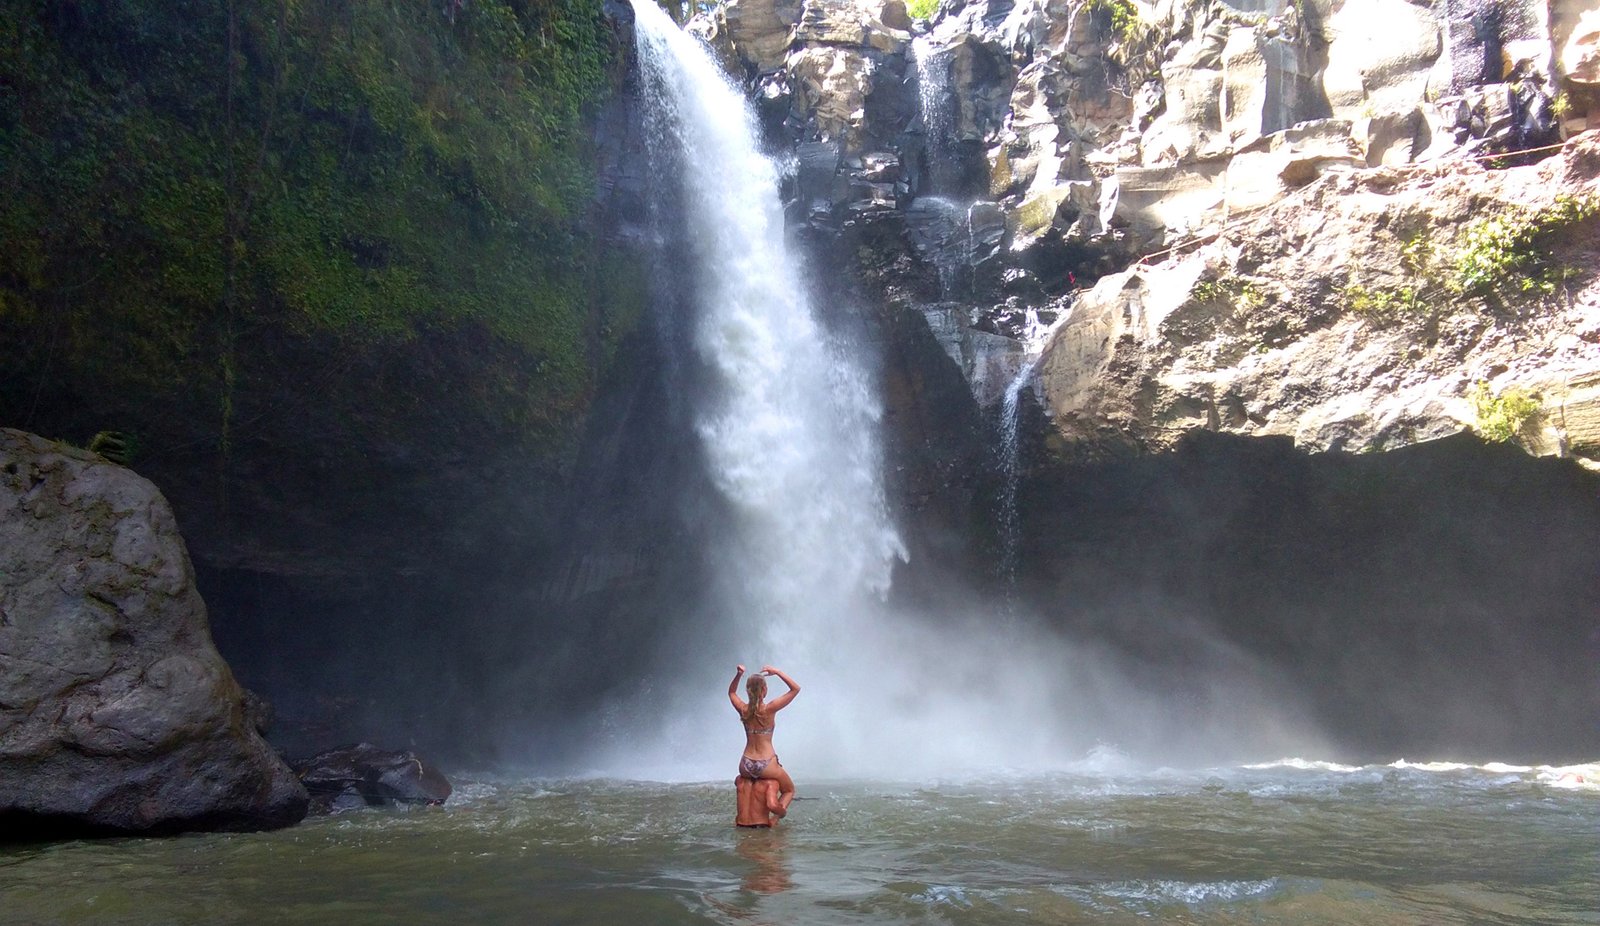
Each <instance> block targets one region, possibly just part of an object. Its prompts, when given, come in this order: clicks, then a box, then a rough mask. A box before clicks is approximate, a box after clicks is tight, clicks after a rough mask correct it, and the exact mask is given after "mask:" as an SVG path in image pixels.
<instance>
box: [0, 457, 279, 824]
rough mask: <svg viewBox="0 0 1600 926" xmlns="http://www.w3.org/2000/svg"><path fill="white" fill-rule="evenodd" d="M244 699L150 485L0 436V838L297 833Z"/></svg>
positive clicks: (95, 461) (273, 760)
mask: <svg viewBox="0 0 1600 926" xmlns="http://www.w3.org/2000/svg"><path fill="white" fill-rule="evenodd" d="M244 700H245V694H244V691H243V689H241V688H240V687H239V685H238V683H237V682H235V681H234V679H233V675H232V673H231V672H230V671H229V670H228V666H227V664H226V663H224V662H223V660H222V657H221V656H220V655H219V654H218V653H217V651H216V648H215V647H214V646H213V645H212V643H211V636H210V631H209V629H208V625H207V621H206V611H205V604H204V603H203V602H202V601H201V600H200V595H199V593H198V592H197V591H196V590H195V586H194V574H193V570H192V568H191V566H190V563H189V557H188V554H187V552H186V551H185V549H184V545H183V541H182V539H181V538H180V537H179V536H178V530H177V524H176V522H175V521H174V519H173V516H172V510H171V509H170V508H169V507H168V505H167V502H166V499H164V498H162V496H161V493H160V492H158V491H157V490H156V488H155V486H154V485H152V484H151V483H150V482H149V481H147V480H145V479H143V478H142V477H140V476H138V475H136V474H135V473H133V472H132V471H131V470H127V469H124V468H122V467H120V466H115V465H113V464H111V463H108V462H106V461H105V460H103V459H102V458H100V457H98V456H96V455H94V454H91V453H89V452H87V451H82V450H77V449H74V448H70V447H64V446H61V445H58V444H55V443H52V442H50V441H46V440H44V439H42V438H39V437H35V436H33V435H30V434H26V433H24V432H21V431H16V430H11V429H0V834H7V833H16V832H22V833H27V834H29V835H54V834H58V833H65V832H74V831H126V832H146V831H173V830H179V829H191V828H207V829H211V828H216V829H262V828H269V827H274V826H284V825H287V824H290V823H294V822H296V821H298V820H299V819H301V818H302V817H303V816H304V815H305V810H306V802H307V796H306V792H305V789H304V788H302V787H301V785H300V783H299V782H298V781H297V780H296V779H295V777H294V775H293V773H291V772H290V771H289V768H288V766H287V765H285V764H284V762H283V761H282V760H281V759H280V758H279V757H278V756H277V755H276V754H275V753H274V752H273V751H272V749H271V748H270V747H269V746H268V745H267V743H266V742H265V741H264V740H262V739H261V737H260V736H259V734H258V733H257V731H256V730H255V729H253V723H252V720H251V719H250V717H248V716H247V714H246V709H245V704H244Z"/></svg>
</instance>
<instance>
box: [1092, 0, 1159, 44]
mask: <svg viewBox="0 0 1600 926" xmlns="http://www.w3.org/2000/svg"><path fill="white" fill-rule="evenodd" d="M1086 7H1087V9H1088V10H1089V13H1090V15H1091V16H1094V17H1095V18H1097V19H1101V20H1102V21H1103V22H1104V23H1105V24H1106V25H1107V26H1108V27H1109V28H1110V31H1111V34H1112V35H1114V36H1116V37H1117V41H1119V42H1122V43H1123V44H1132V43H1134V42H1136V41H1138V40H1139V39H1140V38H1141V37H1142V35H1143V33H1144V31H1145V24H1144V20H1143V19H1142V18H1140V16H1139V8H1138V7H1136V6H1134V5H1133V2H1132V0H1089V2H1088V4H1087V5H1086Z"/></svg>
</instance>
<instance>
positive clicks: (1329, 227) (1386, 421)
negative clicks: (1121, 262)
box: [1040, 135, 1600, 464]
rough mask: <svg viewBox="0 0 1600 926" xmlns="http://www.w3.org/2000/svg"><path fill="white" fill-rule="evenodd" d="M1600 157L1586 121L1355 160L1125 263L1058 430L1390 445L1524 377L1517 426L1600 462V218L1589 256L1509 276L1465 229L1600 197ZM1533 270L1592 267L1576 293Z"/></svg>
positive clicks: (1456, 422) (1108, 290) (1089, 309)
mask: <svg viewBox="0 0 1600 926" xmlns="http://www.w3.org/2000/svg"><path fill="white" fill-rule="evenodd" d="M1294 163H1295V162H1290V166H1291V167H1292V166H1293V164H1294ZM1597 171H1600V138H1597V137H1595V136H1592V135H1585V136H1583V137H1581V138H1579V139H1576V140H1574V141H1573V142H1571V143H1569V145H1568V148H1567V151H1566V152H1565V153H1564V155H1563V156H1562V157H1561V158H1560V159H1557V160H1552V161H1548V162H1545V163H1544V164H1543V165H1540V166H1536V167H1525V168H1516V169H1511V170H1502V171H1488V170H1485V169H1483V168H1482V167H1479V166H1477V165H1473V164H1464V165H1460V166H1458V167H1455V168H1452V169H1441V170H1440V171H1438V172H1429V173H1422V174H1409V175H1408V174H1396V173H1383V172H1362V173H1355V172H1346V173H1342V174H1340V175H1338V176H1333V177H1326V178H1323V179H1321V180H1319V181H1316V182H1314V183H1312V184H1311V185H1310V186H1309V187H1308V188H1307V189H1306V190H1305V191H1304V192H1303V193H1301V194H1298V195H1295V196H1293V197H1292V198H1290V199H1288V200H1285V201H1283V202H1279V203H1274V204H1272V205H1271V206H1269V207H1268V208H1266V209H1264V210H1262V211H1260V212H1259V213H1258V214H1256V215H1254V216H1253V217H1251V218H1250V219H1248V220H1247V221H1245V222H1243V223H1241V224H1240V225H1239V226H1238V227H1237V228H1236V229H1234V230H1233V231H1232V232H1231V233H1230V234H1229V235H1228V236H1227V237H1226V238H1225V239H1223V240H1220V241H1217V242H1214V243H1210V244H1207V245H1205V246H1203V247H1200V248H1199V249H1198V250H1195V251H1194V252H1192V253H1188V254H1186V255H1184V256H1182V257H1175V258H1171V259H1169V260H1167V261H1165V262H1162V263H1158V264H1154V265H1152V266H1140V267H1135V268H1134V269H1131V270H1129V271H1126V272H1125V273H1121V274H1115V275H1112V276H1109V277H1106V278H1104V279H1102V280H1101V281H1100V282H1099V283H1098V284H1097V285H1096V286H1095V287H1094V288H1093V289H1092V290H1091V291H1090V292H1089V293H1086V294H1084V295H1083V296H1082V297H1081V298H1080V299H1079V301H1078V304H1077V306H1076V308H1075V309H1074V312H1073V316H1072V318H1071V320H1070V321H1069V322H1068V323H1067V324H1066V325H1065V326H1064V327H1063V328H1061V329H1060V330H1059V331H1058V332H1057V333H1056V335H1055V337H1054V339H1053V341H1052V342H1051V344H1050V345H1049V346H1048V348H1047V349H1046V352H1045V356H1044V360H1043V362H1042V363H1041V366H1040V382H1041V384H1042V389H1043V394H1044V395H1045V397H1046V401H1047V402H1048V405H1049V408H1050V410H1051V412H1052V413H1053V414H1054V416H1055V418H1054V421H1055V428H1056V431H1057V432H1058V434H1059V435H1060V436H1061V437H1062V438H1063V439H1065V440H1067V441H1070V442H1079V443H1082V442H1092V443H1100V444H1111V445H1116V444H1121V445H1123V446H1127V447H1134V448H1142V449H1146V450H1151V449H1163V448H1166V447H1169V446H1171V444H1172V442H1173V441H1174V440H1175V439H1176V438H1178V437H1179V436H1181V435H1182V434H1183V433H1184V432H1186V431H1189V430H1194V429H1204V430H1210V431H1222V432H1228V433H1236V434H1243V435H1250V436H1276V435H1281V436H1287V437H1291V438H1293V439H1294V441H1295V443H1296V444H1297V445H1299V446H1301V447H1302V448H1305V449H1307V450H1345V451H1366V450H1386V449H1394V448H1397V447H1401V446H1406V445H1408V444H1413V443H1418V442H1422V441H1426V440H1431V439H1435V438H1438V437H1442V436H1445V435H1448V434H1453V433H1457V432H1460V431H1464V430H1482V429H1484V428H1485V427H1486V424H1485V419H1484V416H1485V415H1486V411H1485V409H1484V408H1483V407H1481V404H1480V403H1481V401H1482V397H1483V396H1488V397H1495V396H1504V395H1506V394H1508V392H1515V393H1519V394H1521V395H1525V396H1529V397H1533V400H1534V404H1533V406H1532V408H1531V410H1530V412H1529V413H1528V414H1526V415H1525V416H1524V417H1523V418H1522V419H1520V420H1519V422H1518V424H1517V429H1516V431H1515V433H1513V434H1507V435H1505V436H1506V437H1507V438H1511V439H1515V440H1516V441H1517V442H1518V443H1519V444H1521V445H1522V446H1523V447H1524V448H1525V449H1527V450H1528V451H1530V452H1532V453H1537V454H1555V455H1563V456H1572V457H1575V458H1577V459H1579V461H1580V462H1586V461H1587V462H1588V463H1590V464H1593V463H1594V462H1595V461H1596V460H1597V459H1600V458H1597V456H1596V442H1595V437H1596V432H1595V421H1596V401H1597V395H1596V384H1597V383H1600V349H1597V345H1600V281H1597V280H1596V279H1595V278H1594V276H1593V273H1592V269H1590V268H1589V267H1588V265H1587V264H1586V263H1585V262H1584V258H1583V257H1582V253H1581V251H1579V250H1574V248H1580V247H1581V245H1582V243H1583V242H1585V241H1587V240H1592V239H1591V238H1590V237H1589V236H1590V235H1592V227H1593V222H1594V220H1593V219H1592V218H1591V219H1579V220H1574V221H1573V222H1572V223H1571V225H1570V228H1569V229H1568V230H1567V231H1565V232H1564V234H1565V235H1566V237H1565V238H1564V239H1559V240H1561V241H1565V242H1566V243H1565V244H1557V245H1555V246H1554V247H1555V252H1554V253H1556V254H1558V255H1560V256H1559V260H1561V261H1569V262H1571V263H1566V264H1562V265H1560V266H1555V267H1551V268H1546V269H1545V270H1542V271H1539V270H1535V269H1533V268H1527V269H1523V270H1518V271H1516V272H1515V273H1512V272H1510V271H1508V272H1507V273H1506V276H1505V277H1504V278H1503V279H1499V280H1497V281H1495V284H1494V285H1496V286H1498V287H1500V288H1501V290H1502V292H1503V294H1502V295H1492V294H1490V295H1485V294H1483V293H1473V292H1471V291H1467V290H1463V289H1461V284H1459V283H1458V282H1456V280H1457V279H1458V277H1457V275H1458V274H1459V273H1460V272H1461V271H1460V269H1459V268H1460V267H1461V266H1462V265H1463V261H1464V260H1466V259H1467V258H1466V257H1464V256H1463V255H1464V254H1466V253H1467V250H1468V249H1470V248H1472V247H1475V246H1478V245H1473V244H1472V243H1471V241H1470V240H1469V239H1467V238H1464V237H1463V236H1462V234H1461V232H1462V230H1463V229H1466V228H1469V227H1471V226H1473V223H1474V222H1481V221H1482V220H1483V219H1485V218H1486V217H1491V216H1496V215H1503V216H1519V215H1521V216H1527V215H1532V214H1538V213H1539V211H1540V210H1551V209H1558V208H1560V204H1561V202H1562V201H1564V200H1563V199H1558V197H1564V198H1566V200H1565V201H1593V200H1594V198H1595V197H1600V183H1597V182H1596V180H1595V176H1596V173H1597ZM1126 195H1127V193H1126V191H1125V193H1124V196H1125V197H1126ZM1563 227H1565V226H1563ZM1563 267H1565V268H1566V269H1563ZM1530 279H1531V280H1540V279H1543V280H1553V279H1571V280H1572V281H1573V282H1571V283H1569V284H1567V286H1568V289H1566V290H1565V291H1563V292H1560V293H1559V294H1558V292H1557V288H1556V284H1554V283H1550V284H1536V283H1526V281H1528V280H1530ZM1525 283H1526V285H1525ZM1540 285H1544V286H1545V287H1546V288H1545V290H1544V291H1541V289H1540ZM1480 383H1481V384H1482V385H1481V386H1480V385H1479V384H1480ZM1475 396H1476V397H1475Z"/></svg>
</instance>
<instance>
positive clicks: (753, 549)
mask: <svg viewBox="0 0 1600 926" xmlns="http://www.w3.org/2000/svg"><path fill="white" fill-rule="evenodd" d="M635 12H636V14H637V19H636V34H637V36H638V50H639V59H640V69H641V76H642V78H643V79H642V82H641V83H642V87H643V93H644V96H645V99H644V101H643V102H644V108H645V111H646V113H647V118H649V120H650V121H651V128H652V133H651V137H652V144H653V146H654V147H656V148H657V149H658V151H669V152H670V153H671V157H670V158H668V159H667V160H669V161H671V164H672V170H671V171H668V170H665V169H658V170H656V171H655V172H654V173H655V176H656V179H657V181H658V182H678V183H681V185H682V190H681V192H682V197H681V210H679V213H680V214H681V216H682V222H683V226H682V227H681V228H663V229H662V234H663V237H664V238H666V239H668V240H679V241H682V242H684V243H685V244H686V246H687V249H688V251H689V253H690V258H691V261H692V263H693V266H692V267H686V268H683V269H685V270H686V271H687V273H686V276H687V277H688V278H689V279H692V280H694V281H695V283H696V292H695V298H694V300H693V301H694V303H695V308H696V312H697V314H696V317H695V319H694V322H693V332H694V334H693V344H694V351H695V353H696V355H697V357H698V360H699V362H700V364H702V365H703V366H704V368H705V369H706V370H708V371H709V372H710V374H711V378H712V379H713V380H714V383H713V388H711V389H709V390H705V394H703V395H697V396H696V401H697V403H698V404H697V406H696V411H695V415H696V427H697V429H698V432H699V436H700V438H701V440H702V441H703V443H704V450H705V455H706V458H707V465H708V469H709V475H710V477H711V479H712V481H713V483H714V484H715V485H716V487H717V488H718V489H719V490H720V492H721V493H722V495H723V496H724V497H725V499H726V501H727V503H728V506H729V507H730V508H731V509H732V512H733V516H734V521H735V523H734V525H733V527H732V529H731V530H730V531H728V532H727V535H726V536H725V537H724V538H722V539H721V541H720V542H719V543H717V545H716V547H715V548H714V549H712V550H709V551H708V555H709V556H710V557H711V562H712V565H713V566H714V571H715V573H716V574H717V575H718V576H719V581H720V584H719V587H718V589H717V592H718V594H717V595H716V596H715V603H714V612H715V613H710V614H707V615H705V617H704V620H703V622H702V624H701V625H700V626H695V627H684V628H674V633H673V634H672V637H671V640H670V645H671V647H672V648H671V649H670V650H669V651H667V652H664V653H663V654H662V655H661V662H662V664H661V665H660V666H659V668H658V670H657V672H656V673H655V677H656V678H658V679H665V680H666V681H665V682H663V683H659V684H658V685H657V686H656V689H655V690H649V691H642V692H639V693H638V696H637V697H636V698H633V699H631V700H630V701H629V702H628V703H625V704H618V705H615V709H614V711H613V713H612V715H611V718H610V719H607V720H603V721H602V725H604V726H608V727H610V728H612V729H614V730H615V731H616V732H617V733H619V734H620V736H618V737H615V738H613V743H612V745H613V750H612V754H611V755H609V756H607V755H599V756H595V757H594V759H595V762H596V768H597V769H598V770H602V771H605V772H608V773H611V774H620V775H625V776H628V777H671V778H682V777H690V778H721V777H724V776H731V775H732V772H733V768H734V765H735V763H736V761H737V758H738V751H739V749H740V748H741V747H742V745H743V735H742V733H741V732H740V730H739V726H738V724H737V722H736V718H735V717H734V716H733V713H732V711H731V710H730V709H729V707H728V704H727V701H726V699H725V698H724V697H723V694H722V692H723V688H724V686H725V685H726V684H727V680H728V678H729V677H730V676H731V674H732V668H733V663H734V662H735V661H738V660H744V661H745V662H746V664H747V665H750V664H751V663H754V665H752V666H751V667H752V668H755V667H758V666H759V665H760V663H761V661H768V662H773V663H775V664H778V665H781V666H782V667H783V668H785V669H787V670H789V671H790V672H791V674H793V675H794V676H795V677H796V678H797V679H799V681H800V682H801V683H802V685H804V686H805V693H804V694H803V695H802V696H801V698H800V699H799V700H797V701H796V702H795V706H794V707H793V708H791V709H790V710H788V711H785V712H784V714H783V716H782V717H781V718H780V721H779V724H778V725H779V728H780V729H779V733H778V736H777V739H778V746H779V751H780V755H783V756H784V758H785V762H786V764H788V765H790V767H791V769H792V770H793V771H794V773H795V774H796V776H797V778H800V779H802V780H804V779H806V778H808V777H809V778H813V779H814V778H815V777H817V776H826V775H834V776H837V775H872V776H874V777H890V778H895V777H899V778H905V777H917V778H923V777H927V776H929V775H947V774H952V773H958V772H960V771H962V770H971V769H976V768H991V769H992V768H995V767H1000V766H1019V765H1020V766H1021V767H1024V768H1029V769H1037V768H1040V767H1048V766H1057V767H1059V766H1061V765H1062V764H1064V763H1070V762H1072V761H1074V760H1078V759H1081V758H1082V756H1084V755H1085V754H1086V753H1087V752H1088V750H1089V749H1090V747H1093V746H1094V744H1095V742H1096V740H1097V739H1099V738H1100V736H1099V734H1098V733H1097V731H1111V730H1119V729H1125V730H1128V731H1129V732H1132V733H1136V734H1137V735H1138V736H1139V737H1140V738H1141V739H1146V740H1148V739H1151V738H1160V737H1168V738H1170V736H1171V735H1175V734H1177V733H1178V732H1179V731H1180V730H1184V729H1186V728H1192V727H1193V723H1192V715H1191V714H1189V713H1187V712H1183V711H1176V712H1175V711H1171V710H1168V709H1167V705H1166V704H1165V702H1164V695H1165V692H1145V691H1138V690H1134V689H1131V688H1130V687H1129V686H1128V685H1127V684H1126V683H1125V682H1124V681H1123V680H1122V679H1121V677H1120V676H1118V674H1117V672H1116V671H1115V669H1113V668H1110V665H1111V664H1112V660H1111V659H1110V658H1108V657H1107V656H1106V655H1105V654H1102V653H1100V652H1097V651H1096V650H1095V649H1093V648H1091V647H1087V646H1076V647H1069V646H1068V645H1066V643H1065V642H1064V641H1063V640H1061V639H1060V638H1058V637H1055V636H1053V635H1051V634H1049V633H1047V632H1042V631H1033V630H1029V629H1027V628H1026V627H1024V626H1022V625H1019V624H1017V623H1015V622H1006V623H1005V624H1004V625H1003V626H999V625H997V624H996V622H995V621H994V615H993V614H992V612H989V611H987V610H984V611H979V612H977V613H971V614H965V615H955V614H945V615H943V616H940V617H934V616H932V615H908V614H904V613H897V612H895V611H893V610H892V609H890V608H889V607H888V606H887V605H886V604H885V603H884V600H883V596H884V593H885V592H886V591H887V589H888V586H889V582H890V578H891V574H892V570H893V567H894V564H895V562H896V560H898V559H901V558H903V557H904V556H905V548H904V546H903V545H902V543H901V540H900V538H899V535H898V534H897V532H896V530H895V528H894V525H893V524H892V523H891V521H890V518H889V516H888V514H887V507H886V504H885V498H884V489H883V484H882V472H881V471H882V460H881V456H880V451H879V447H878V432H879V419H880V416H881V409H880V406H879V403H878V399H877V395H876V391H875V384H874V382H873V380H872V377H870V376H869V375H867V374H866V373H865V371H864V370H863V367H862V364H861V363H860V359H859V358H858V357H856V356H854V355H853V354H852V353H851V351H850V350H849V349H848V345H845V344H841V343H837V342H836V341H834V340H832V339H830V337H829V335H828V332H827V331H826V329H824V328H823V327H822V326H821V325H820V324H819V323H818V321H817V320H816V318H815V317H814V315H813V312H812V307H811V306H810V305H809V304H808V300H807V298H806V296H805V294H804V293H805V291H804V287H803V285H802V278H801V274H800V272H799V270H798V268H797V265H796V264H797V258H796V256H795V255H794V254H793V252H792V250H791V248H790V247H789V245H788V243H787V242H786V240H785V234H784V221H783V210H782V204H781V202H780V200H779V196H778V187H779V184H778V180H779V178H778V171H777V168H776V166H775V165H774V164H773V162H772V161H771V160H769V159H768V158H766V157H764V156H762V154H761V153H760V151H759V150H758V149H757V146H756V141H755V139H756V138H757V132H756V123H755V120H754V118H753V116H752V114H751V112H750V110H749V108H748V106H747V104H746V102H745V99H744V97H743V95H742V94H741V93H740V92H739V90H738V89H737V88H736V87H735V86H733V85H732V84H731V83H730V82H729V81H728V79H727V78H726V77H725V76H724V74H723V72H722V71H721V70H720V68H719V67H718V66H717V65H716V63H715V62H714V60H713V59H712V57H711V55H710V54H709V52H708V51H707V50H706V49H705V47H704V46H703V45H701V44H700V43H699V42H697V41H696V40H695V39H693V38H691V37H690V36H687V35H685V34H683V33H682V32H680V31H679V30H678V29H677V27H676V26H674V25H673V23H672V22H671V21H670V20H669V19H668V18H667V17H666V15H665V14H663V13H662V12H661V10H660V9H659V8H657V7H656V5H655V4H654V3H653V2H651V0H636V3H635ZM659 166H663V165H658V167H659ZM1018 388H1020V386H1019V387H1018ZM779 690H781V688H780V689H779ZM1163 714H1165V715H1167V716H1162V715H1163Z"/></svg>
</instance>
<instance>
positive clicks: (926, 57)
mask: <svg viewBox="0 0 1600 926" xmlns="http://www.w3.org/2000/svg"><path fill="white" fill-rule="evenodd" d="M911 58H912V60H913V61H915V62H916V66H917V101H918V103H919V104H920V108H921V110H922V131H923V147H924V149H925V150H926V151H927V155H928V182H927V183H926V184H925V185H924V188H923V190H922V192H923V193H928V192H945V193H947V192H950V191H951V190H952V188H953V187H954V185H955V184H954V180H955V177H954V174H953V169H954V167H955V165H956V157H955V138H954V129H955V126H954V120H953V119H952V118H951V116H952V113H951V112H950V106H951V103H952V102H954V101H953V99H952V97H951V94H950V61H949V58H948V56H947V55H942V54H941V53H940V50H939V49H936V48H935V47H934V45H933V42H932V40H930V39H929V38H928V37H927V36H918V37H917V38H916V39H914V40H913V41H912V42H911Z"/></svg>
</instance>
